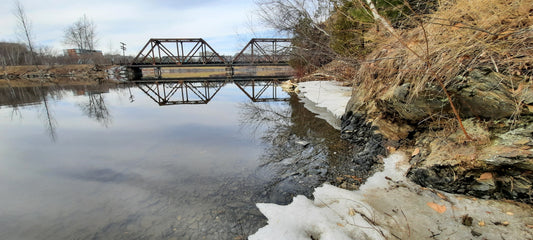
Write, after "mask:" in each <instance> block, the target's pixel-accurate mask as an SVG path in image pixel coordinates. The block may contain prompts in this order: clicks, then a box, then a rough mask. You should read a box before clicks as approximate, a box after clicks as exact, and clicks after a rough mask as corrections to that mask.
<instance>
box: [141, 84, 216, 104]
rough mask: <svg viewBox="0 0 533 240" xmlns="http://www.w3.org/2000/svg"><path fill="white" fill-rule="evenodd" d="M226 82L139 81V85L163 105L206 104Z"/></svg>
mask: <svg viewBox="0 0 533 240" xmlns="http://www.w3.org/2000/svg"><path fill="white" fill-rule="evenodd" d="M225 84H226V83H225V82H213V81H203V82H192V81H178V82H161V83H159V82H155V83H142V82H139V83H137V86H138V87H139V88H140V89H141V90H142V91H143V92H144V93H146V95H148V96H149V97H150V98H151V99H152V100H154V101H155V102H156V103H158V104H159V105H160V106H163V105H175V104H206V103H208V102H209V101H211V99H212V98H213V97H214V96H215V94H217V93H218V91H220V89H221V88H222V87H223V86H224V85H225Z"/></svg>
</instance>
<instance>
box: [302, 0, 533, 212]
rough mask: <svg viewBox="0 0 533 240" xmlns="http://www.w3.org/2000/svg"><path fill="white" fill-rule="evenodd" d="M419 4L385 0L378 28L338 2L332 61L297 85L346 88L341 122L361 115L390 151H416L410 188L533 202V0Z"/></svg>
mask: <svg viewBox="0 0 533 240" xmlns="http://www.w3.org/2000/svg"><path fill="white" fill-rule="evenodd" d="M339 2H341V3H342V4H338V3H339ZM375 2H378V3H379V2H380V1H375ZM418 2H419V1H405V2H390V3H389V5H388V6H389V7H381V9H379V10H380V13H381V15H382V16H383V17H384V18H385V19H386V20H387V22H380V21H376V20H375V19H370V18H364V13H365V11H358V10H357V9H362V8H363V10H364V9H367V10H368V6H365V5H364V3H365V2H362V1H337V4H338V5H337V6H336V8H335V9H336V11H335V12H334V14H333V16H331V17H330V18H328V20H327V21H326V23H325V24H324V29H328V30H329V32H328V33H329V36H330V37H329V39H328V42H327V43H326V44H328V45H329V46H330V47H331V49H333V51H334V52H335V54H336V55H335V57H333V58H332V59H334V60H333V61H331V62H330V63H328V64H325V65H323V66H321V67H320V68H318V69H319V70H317V71H316V72H314V74H312V75H310V76H307V77H305V78H303V79H306V80H309V79H312V78H316V77H317V76H320V77H323V78H324V77H325V78H334V79H337V80H342V81H345V82H349V83H350V84H351V85H352V86H353V95H352V99H351V101H350V103H349V105H348V107H347V114H346V115H345V117H344V118H343V120H344V121H345V123H344V124H343V125H344V126H350V125H354V124H360V119H361V118H362V119H366V121H367V122H368V123H370V124H371V125H373V126H375V127H376V128H377V129H378V132H379V133H380V134H382V135H383V136H384V137H385V138H386V139H387V143H386V144H387V146H388V147H389V149H390V150H391V151H393V150H394V149H395V148H404V149H406V150H407V151H413V157H412V159H411V164H412V166H413V167H412V169H411V171H410V177H411V179H413V180H414V181H415V182H417V183H419V184H421V185H423V186H428V187H433V188H437V189H441V190H445V191H449V192H458V193H465V194H470V195H474V196H478V197H483V198H489V197H490V198H498V199H499V198H506V199H514V200H519V201H523V202H527V203H533V200H532V199H533V188H532V183H533V161H532V159H533V154H532V151H531V149H532V148H531V147H532V146H533V87H532V81H533V2H532V1H527V0H514V1H504V0H475V1H471V0H456V1H450V0H442V1H439V2H438V3H437V2H435V3H434V5H432V4H430V3H431V1H428V2H427V3H428V5H424V6H421V5H416V4H417V3H418ZM358 4H359V6H358ZM376 5H377V7H378V8H380V7H379V5H378V4H376ZM387 9H388V10H389V11H388V12H387V11H384V10H387ZM367 12H368V11H367ZM394 13H399V14H396V15H395V14H394ZM391 16H396V17H395V18H391ZM391 19H392V20H391ZM386 24H389V25H390V26H392V28H387V27H386V26H385V25H386ZM348 33H349V34H348ZM354 43H355V44H354ZM346 129H347V128H346ZM346 129H344V130H343V136H347V135H353V136H359V135H363V134H364V133H358V132H357V126H351V127H349V131H348V130H346ZM354 129H355V130H354ZM346 138H347V139H353V138H354V137H350V136H347V137H346Z"/></svg>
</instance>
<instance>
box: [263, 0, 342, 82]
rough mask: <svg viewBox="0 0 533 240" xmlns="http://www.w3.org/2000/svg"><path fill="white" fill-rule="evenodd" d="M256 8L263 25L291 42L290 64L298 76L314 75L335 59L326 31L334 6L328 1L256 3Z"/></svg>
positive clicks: (295, 0) (277, 0)
mask: <svg viewBox="0 0 533 240" xmlns="http://www.w3.org/2000/svg"><path fill="white" fill-rule="evenodd" d="M256 4H257V6H258V9H259V12H258V14H259V16H260V17H261V19H262V20H263V22H264V23H265V24H266V25H268V26H270V27H272V28H274V29H276V30H277V31H279V32H280V33H284V34H287V35H289V36H291V37H292V38H293V39H292V46H293V51H292V54H293V59H291V61H290V64H291V66H292V67H294V68H295V69H296V70H297V71H298V72H299V73H305V72H310V71H313V70H314V69H315V68H316V67H320V66H322V65H323V64H326V63H328V62H330V61H331V60H332V59H333V58H334V56H335V53H334V52H333V51H332V50H331V48H330V46H329V45H330V44H329V41H330V33H329V32H328V31H327V30H326V28H325V27H326V25H325V22H326V21H327V19H328V18H329V16H330V15H331V12H332V11H333V6H334V5H333V4H332V2H331V1H330V0H256Z"/></svg>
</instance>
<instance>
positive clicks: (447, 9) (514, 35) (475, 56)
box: [355, 0, 533, 134]
mask: <svg viewBox="0 0 533 240" xmlns="http://www.w3.org/2000/svg"><path fill="white" fill-rule="evenodd" d="M411 20H412V21H414V22H415V23H416V24H418V27H416V28H414V29H409V30H404V31H400V30H398V31H395V32H394V33H383V31H382V32H381V33H379V32H376V33H375V34H376V35H375V36H374V38H376V39H379V40H380V41H383V42H382V43H381V44H377V45H376V49H375V50H374V51H373V52H372V53H371V54H369V55H368V56H367V57H366V61H365V62H364V63H363V64H362V65H361V68H360V70H359V73H358V76H359V77H358V78H356V83H355V84H356V85H357V86H358V88H359V89H362V90H363V91H359V92H360V94H359V96H360V98H361V100H363V101H366V100H370V99H376V98H378V99H379V98H381V99H386V98H387V97H390V95H387V94H386V93H390V92H391V91H389V90H391V89H392V88H395V87H397V86H399V85H402V84H403V83H410V91H409V97H410V98H412V97H415V96H417V95H418V94H419V93H420V92H421V91H423V90H424V89H427V87H428V86H436V85H440V86H441V87H442V90H443V92H444V93H445V94H446V95H447V97H448V99H449V100H450V103H451V106H452V108H453V102H451V97H450V96H449V95H448V93H447V91H446V89H447V88H449V87H451V86H453V85H454V84H457V83H458V82H457V81H458V80H457V79H458V78H456V77H457V76H466V75H468V73H469V72H470V71H472V70H473V69H475V68H480V67H488V68H492V69H493V71H495V72H500V73H502V74H503V75H505V76H521V77H522V82H523V83H524V84H526V85H527V86H525V88H529V86H530V85H531V82H532V81H533V79H532V78H533V26H532V25H533V1H530V0H514V1H508V0H455V1H454V0H442V1H440V7H439V9H438V10H437V11H436V12H435V13H433V14H430V15H427V16H412V17H411ZM383 34H385V35H387V36H386V37H383ZM391 35H392V36H391ZM503 80H505V79H503ZM516 87H517V88H518V86H516ZM522 87H523V88H524V86H522ZM456 116H457V118H458V120H459V122H461V121H460V117H459V114H458V113H456ZM465 134H466V132H465Z"/></svg>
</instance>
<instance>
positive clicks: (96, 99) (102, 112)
mask: <svg viewBox="0 0 533 240" xmlns="http://www.w3.org/2000/svg"><path fill="white" fill-rule="evenodd" d="M79 107H80V108H81V110H82V112H83V113H84V114H85V115H86V116H87V117H89V118H92V119H95V120H96V121H97V122H99V123H100V124H102V125H103V126H105V127H108V126H109V124H111V114H110V113H109V110H108V109H107V105H106V103H105V99H104V96H103V95H102V93H89V95H88V99H87V102H85V103H83V104H80V105H79Z"/></svg>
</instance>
